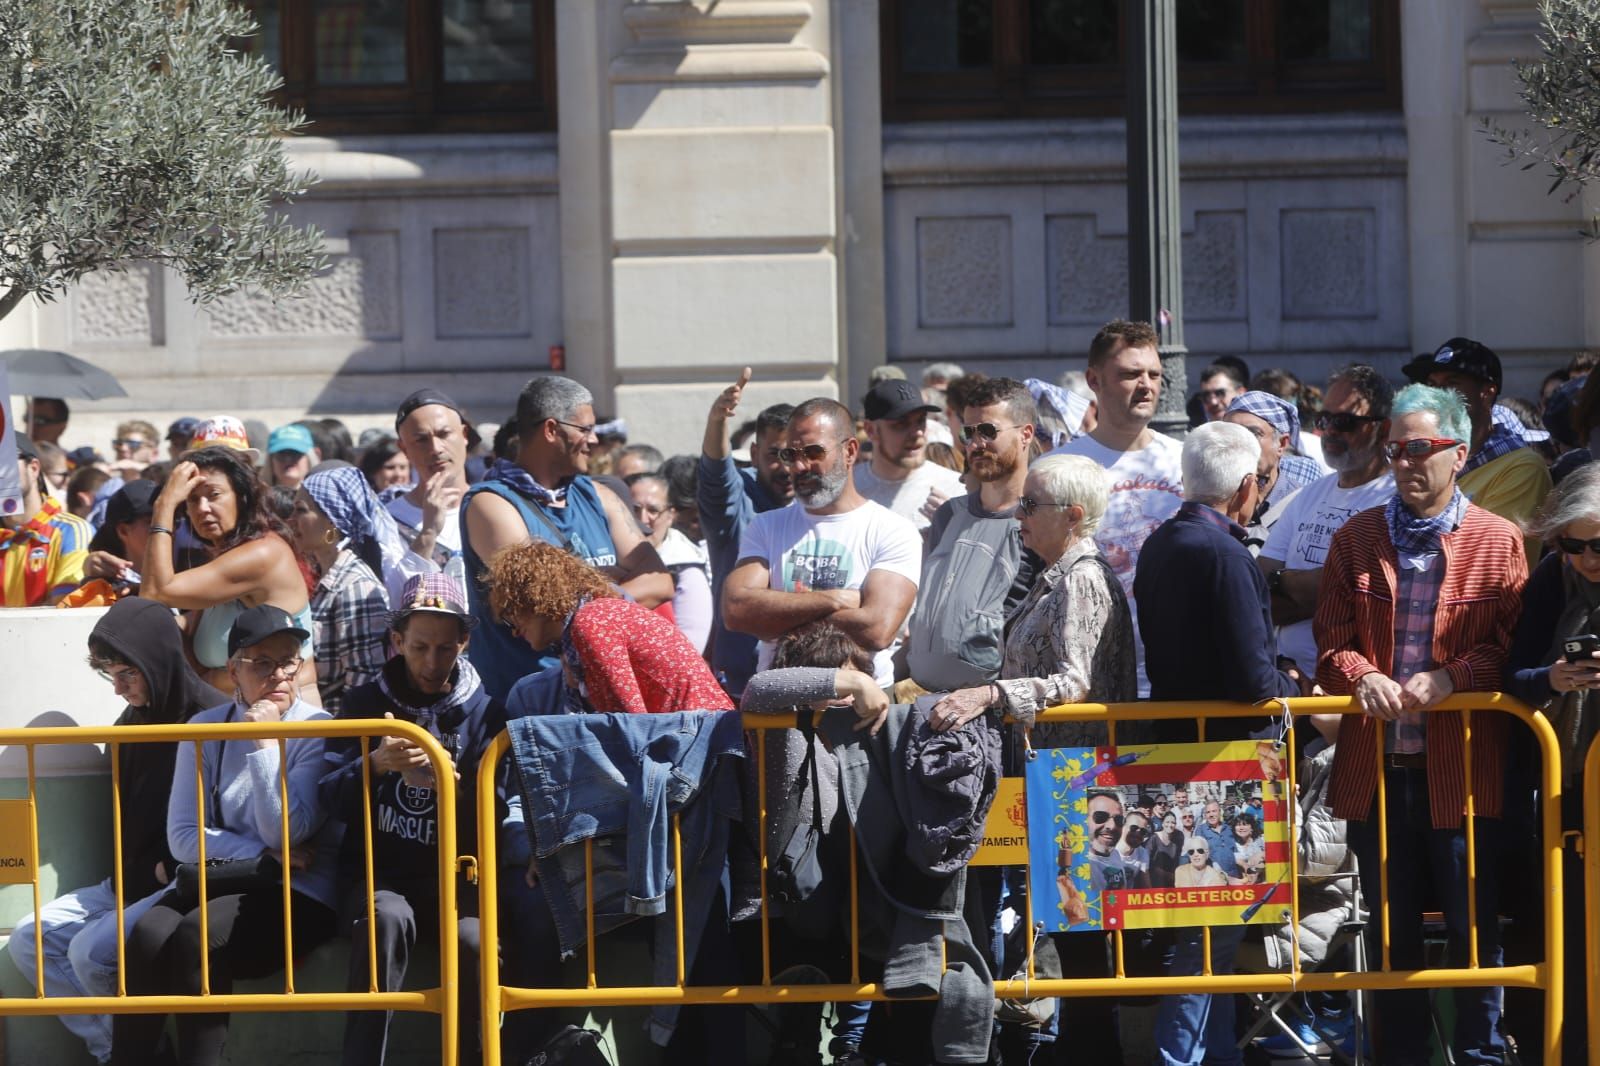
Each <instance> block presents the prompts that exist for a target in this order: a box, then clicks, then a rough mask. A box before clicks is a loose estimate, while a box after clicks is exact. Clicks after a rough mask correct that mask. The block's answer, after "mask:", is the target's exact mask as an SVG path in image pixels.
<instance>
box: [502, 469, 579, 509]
mask: <svg viewBox="0 0 1600 1066" xmlns="http://www.w3.org/2000/svg"><path fill="white" fill-rule="evenodd" d="M489 480H491V481H501V482H504V483H505V484H507V485H509V486H511V488H513V489H515V490H516V491H517V493H518V494H519V495H521V496H525V497H527V498H528V499H530V500H532V501H534V502H535V503H539V504H545V505H547V506H548V505H555V506H560V505H561V504H563V503H565V502H566V499H567V486H566V485H561V486H558V487H557V488H553V489H547V488H545V487H544V486H543V485H541V484H539V483H538V482H537V481H535V480H534V478H533V475H532V474H530V473H528V472H527V471H526V470H524V469H523V468H522V467H520V466H518V465H517V464H516V463H513V462H512V461H511V460H510V459H496V460H495V461H494V465H493V466H491V467H490V468H489Z"/></svg>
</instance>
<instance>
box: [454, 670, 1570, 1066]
mask: <svg viewBox="0 0 1600 1066" xmlns="http://www.w3.org/2000/svg"><path fill="white" fill-rule="evenodd" d="M1287 704H1288V708H1287V709H1288V710H1290V711H1292V712H1293V713H1296V714H1313V713H1321V714H1359V713H1361V712H1360V710H1359V708H1358V707H1357V705H1356V704H1355V701H1354V700H1353V699H1350V698H1347V697H1300V698H1294V699H1290V700H1288V701H1287ZM1282 705H1283V701H1272V702H1270V703H1268V704H1263V705H1261V706H1255V705H1248V704H1220V703H1198V702H1193V703H1191V702H1165V703H1134V704H1120V705H1104V704H1081V705H1072V706H1063V707H1055V708H1051V709H1050V710H1048V711H1045V712H1042V713H1041V714H1040V715H1039V716H1038V718H1039V720H1041V721H1077V722H1084V721H1089V722H1097V721H1098V722H1104V723H1106V724H1107V726H1108V727H1114V725H1115V723H1116V722H1118V721H1156V720H1164V719H1173V718H1182V719H1198V721H1199V725H1200V735H1201V736H1202V737H1203V736H1204V731H1205V722H1206V720H1207V719H1219V718H1229V719H1232V718H1259V717H1261V716H1262V715H1263V714H1266V713H1272V712H1273V711H1275V710H1276V709H1277V708H1279V707H1281V706H1282ZM1474 709H1476V710H1489V711H1494V712H1497V713H1505V714H1509V715H1511V716H1512V717H1515V718H1517V719H1519V720H1521V721H1522V722H1523V723H1524V724H1525V725H1526V726H1527V727H1528V728H1530V729H1531V730H1532V731H1533V733H1534V736H1535V739H1536V741H1537V743H1538V745H1539V748H1540V753H1541V756H1542V762H1543V765H1542V768H1541V778H1540V786H1539V787H1540V790H1541V792H1542V794H1543V795H1544V796H1546V797H1547V800H1548V802H1547V803H1546V805H1545V810H1544V814H1543V819H1542V826H1541V832H1542V837H1543V842H1544V863H1545V875H1546V883H1547V885H1548V886H1549V887H1548V889H1547V892H1546V895H1545V903H1546V915H1545V923H1544V924H1545V944H1544V959H1543V961H1541V962H1539V963H1534V964H1528V965H1519V966H1507V967H1493V968H1479V967H1477V966H1476V962H1477V950H1476V943H1475V939H1474V942H1473V944H1472V947H1471V951H1470V955H1471V958H1470V960H1469V961H1470V962H1471V963H1473V965H1471V966H1468V967H1463V968H1434V969H1420V970H1411V971H1394V970H1393V969H1392V967H1391V960H1390V958H1389V950H1388V941H1389V929H1390V915H1389V908H1388V895H1389V893H1388V839H1387V838H1388V833H1387V818H1388V795H1387V789H1386V788H1385V783H1384V776H1385V775H1384V773H1383V769H1384V767H1383V734H1384V730H1383V723H1382V722H1378V723H1376V724H1377V726H1378V729H1377V730H1376V734H1377V742H1376V745H1375V748H1376V750H1375V752H1374V759H1375V762H1376V763H1377V769H1378V771H1379V772H1378V775H1377V794H1376V803H1377V814H1378V819H1379V833H1378V839H1379V852H1380V855H1381V857H1382V864H1383V869H1382V870H1381V871H1380V881H1381V885H1382V891H1381V896H1382V898H1381V899H1380V900H1379V901H1378V906H1379V910H1380V914H1381V922H1382V930H1383V943H1384V950H1383V955H1384V958H1383V969H1382V970H1379V971H1369V972H1354V971H1339V972H1317V973H1306V972H1304V971H1303V970H1302V969H1301V967H1300V964H1299V957H1298V951H1297V950H1292V951H1291V962H1290V965H1289V968H1288V969H1287V970H1286V971H1276V972H1270V973H1259V974H1212V973H1210V972H1209V971H1210V970H1211V965H1210V961H1211V952H1210V935H1209V929H1208V930H1207V932H1206V933H1205V941H1206V943H1205V952H1204V955H1205V959H1204V969H1205V970H1206V971H1207V974H1206V975H1204V976H1203V977H1202V978H1200V979H1197V978H1195V977H1127V976H1124V970H1123V965H1122V943H1121V939H1122V934H1121V931H1120V930H1119V931H1117V932H1116V934H1115V936H1116V949H1117V950H1116V957H1117V966H1116V976H1115V977H1109V976H1108V977H1105V978H1072V979H1040V978H1037V977H1034V976H1033V975H1032V970H1031V956H1032V949H1031V940H1032V937H1031V935H1030V937H1029V941H1030V948H1029V958H1030V962H1029V965H1030V969H1029V971H1028V973H1027V976H1026V977H1025V978H1023V979H1019V980H1002V981H996V982H995V994H996V995H997V996H999V997H1005V998H1014V997H1020V996H1024V995H1026V996H1107V995H1119V996H1120V995H1169V994H1176V993H1194V992H1211V993H1233V992H1266V993H1273V992H1297V991H1299V992H1311V991H1350V992H1356V993H1360V992H1363V991H1385V990H1398V989H1408V988H1472V987H1483V986H1485V985H1493V986H1500V987H1517V988H1539V989H1543V990H1544V991H1545V993H1546V996H1545V1003H1546V1019H1545V1022H1546V1024H1545V1034H1546V1036H1545V1045H1546V1046H1545V1049H1544V1051H1545V1055H1544V1061H1547V1062H1554V1061H1558V1060H1559V1054H1560V1043H1561V1031H1560V1015H1561V991H1562V965H1563V958H1562V944H1561V922H1562V911H1561V907H1562V891H1561V888H1562V886H1561V880H1560V841H1561V833H1560V795H1561V782H1560V772H1559V752H1558V748H1557V745H1556V741H1555V735H1554V732H1553V730H1552V729H1551V727H1550V725H1549V723H1548V722H1547V721H1546V720H1545V719H1544V718H1543V716H1541V715H1539V714H1538V713H1537V712H1534V711H1532V710H1530V709H1529V708H1528V707H1526V706H1524V705H1523V704H1521V703H1520V702H1518V701H1516V700H1515V699H1513V698H1511V697H1509V696H1505V695H1503V694H1500V693H1458V694H1455V695H1453V696H1451V697H1449V698H1448V699H1446V700H1444V701H1442V702H1441V703H1440V704H1439V705H1438V706H1437V707H1434V708H1430V709H1429V711H1430V712H1437V711H1470V710H1474ZM795 718H796V716H795V715H793V714H778V715H746V716H745V718H744V726H745V728H746V729H753V730H756V731H757V744H756V753H757V761H758V766H757V781H758V786H759V791H760V793H761V797H760V807H759V810H758V819H759V823H760V824H759V831H758V838H759V846H760V859H761V879H762V893H763V897H764V898H765V895H766V891H767V884H766V873H767V870H768V865H767V859H768V856H767V854H766V815H767V807H766V786H767V776H768V775H767V774H766V759H765V755H766V746H765V732H766V731H767V730H770V729H784V728H793V727H794V726H795ZM1467 730H1468V732H1467V736H1466V744H1465V746H1466V748H1467V750H1466V751H1464V754H1463V758H1464V760H1466V762H1467V771H1468V777H1467V781H1468V790H1469V794H1470V787H1471V757H1472V753H1471V751H1470V743H1471V740H1470V721H1469V722H1468V723H1467ZM1289 745H1290V746H1289V749H1288V750H1289V762H1290V769H1289V772H1288V776H1287V785H1286V788H1287V795H1286V796H1285V802H1286V804H1288V805H1289V806H1290V808H1291V814H1292V815H1293V814H1294V813H1296V812H1297V805H1296V802H1295V801H1296V796H1295V791H1294V789H1295V768H1294V765H1293V764H1294V758H1295V746H1294V742H1293V735H1292V734H1291V736H1290V740H1289ZM508 750H509V741H508V739H507V737H506V735H505V734H501V735H500V736H499V737H497V738H496V739H495V740H494V741H493V743H492V744H491V745H490V747H489V749H488V751H487V752H486V753H485V755H484V762H483V767H484V769H482V770H480V775H479V780H478V811H479V823H480V833H479V835H480V847H481V848H482V851H483V863H482V866H483V886H482V891H483V900H482V905H483V936H484V939H485V941H486V942H489V943H495V942H497V937H498V920H499V919H498V914H497V913H496V912H497V910H498V906H499V899H498V895H497V893H496V877H497V869H496V867H497V862H496V859H495V855H496V844H497V842H496V840H495V833H494V829H495V823H494V813H495V812H494V798H495V796H494V778H495V773H494V768H495V766H496V765H497V764H498V762H499V760H500V759H502V758H503V757H504V755H505V753H506V752H507V751H508ZM1596 750H1597V752H1600V748H1597V749H1596ZM1586 773H1587V776H1588V779H1589V781H1590V786H1589V795H1590V796H1591V797H1592V800H1591V809H1592V810H1593V811H1594V817H1595V818H1596V819H1597V820H1600V759H1597V758H1591V760H1590V764H1589V766H1588V768H1587V771H1586ZM1469 810H1470V811H1475V805H1473V804H1472V801H1470V800H1469ZM1472 831H1473V827H1472V824H1471V821H1470V819H1469V821H1468V822H1467V832H1468V847H1469V893H1468V898H1469V900H1471V906H1472V912H1471V913H1472V915H1473V917H1474V918H1475V916H1476V906H1477V904H1476V873H1475V866H1474V863H1475V861H1476V844H1475V840H1474V839H1473V837H1472V835H1471V834H1472ZM1293 843H1294V840H1293V836H1292V834H1291V837H1290V844H1291V852H1290V857H1289V859H1288V861H1289V863H1290V882H1289V884H1290V889H1291V897H1292V900H1293V902H1292V903H1291V915H1292V918H1293V920H1294V921H1296V923H1298V919H1299V903H1298V891H1297V888H1298V861H1297V853H1296V852H1295V850H1294V847H1293ZM852 845H853V840H852ZM673 846H674V849H675V850H677V849H678V848H679V847H680V846H681V845H680V842H679V840H678V837H677V828H676V821H675V822H674V837H673ZM854 851H855V849H854V847H853V846H852V848H851V854H852V859H853V858H854ZM1587 861H1588V862H1589V863H1590V867H1589V868H1590V876H1589V888H1590V897H1591V898H1590V900H1589V908H1590V910H1591V912H1593V913H1594V914H1595V915H1596V916H1597V917H1600V887H1597V883H1600V849H1593V854H1591V855H1590V856H1589V857H1588V860H1587ZM589 874H590V878H589V880H590V885H589V892H590V894H591V898H590V900H589V903H590V904H591V905H590V907H589V911H590V913H591V915H592V911H593V907H592V891H593V877H592V864H591V866H590V869H589ZM675 909H676V914H675V917H676V919H677V921H678V940H679V945H680V950H679V957H678V975H677V982H676V984H674V985H667V986H625V987H609V986H608V987H597V985H596V983H595V980H594V966H593V963H592V959H593V954H594V950H595V949H594V939H595V938H594V935H593V925H592V917H591V921H590V925H589V929H588V932H589V945H588V949H589V954H590V958H591V964H590V967H589V972H590V984H589V987H587V988H512V987H507V986H504V985H502V984H501V983H500V973H499V960H498V959H497V958H496V953H495V952H493V951H484V952H483V954H482V958H481V968H482V973H481V978H482V987H483V990H484V997H483V1011H484V1016H483V1024H484V1031H485V1032H486V1033H487V1032H493V1031H494V1029H495V1027H496V1021H497V1017H498V1014H499V1013H500V1012H502V1011H508V1010H518V1009H523V1008H530V1007H583V1006H600V1005H604V1006H617V1007H623V1006H650V1005H657V1004H729V1003H819V1002H829V1001H839V1000H865V999H885V998H888V997H887V996H886V995H885V993H884V992H883V990H882V988H881V987H880V986H879V985H878V984H876V983H870V982H861V981H859V980H858V977H859V969H858V966H859V940H858V928H857V925H856V923H857V921H858V920H859V914H858V907H857V898H856V884H855V868H854V864H853V863H852V867H851V915H850V920H851V947H852V955H853V965H852V971H851V978H852V980H851V981H850V982H849V983H840V984H824V985H773V984H771V966H772V961H771V953H770V952H771V948H770V923H769V921H768V918H767V916H766V914H765V913H763V915H762V918H761V929H762V980H763V983H762V984H760V985H719V986H689V985H686V984H685V983H684V969H685V963H684V956H683V952H682V938H683V927H682V900H681V898H679V899H678V900H677V903H676V908H675ZM1032 917H1033V916H1032V914H1031V907H1030V913H1029V915H1028V918H1029V922H1030V934H1031V922H1032ZM1592 1041H1600V1032H1597V1033H1596V1034H1593V1036H1592ZM493 1044H494V1042H493V1041H486V1046H485V1049H484V1051H485V1057H484V1061H485V1063H486V1064H488V1066H497V1064H498V1062H499V1061H500V1060H499V1051H498V1047H493V1046H491V1045H493ZM1595 1066H1600V1058H1597V1059H1596V1061H1595Z"/></svg>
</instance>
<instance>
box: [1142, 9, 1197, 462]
mask: <svg viewBox="0 0 1600 1066" xmlns="http://www.w3.org/2000/svg"><path fill="white" fill-rule="evenodd" d="M1177 7H1178V0H1128V6H1127V11H1128V68H1127V69H1128V114H1127V124H1128V310H1129V317H1130V318H1132V319H1134V320H1135V321H1145V322H1150V323H1153V324H1154V325H1155V327H1156V329H1157V330H1159V331H1160V333H1161V348H1160V351H1161V370H1162V375H1163V378H1164V384H1163V387H1162V390H1161V403H1160V405H1159V406H1158V407H1157V408H1156V416H1155V419H1154V421H1153V422H1152V424H1151V425H1152V428H1154V429H1157V430H1159V431H1160V432H1162V433H1167V434H1170V435H1172V436H1178V437H1181V436H1183V435H1184V433H1185V432H1186V431H1187V429H1188V425H1189V419H1188V416H1187V415H1186V414H1185V413H1184V398H1185V396H1187V394H1188V391H1189V387H1188V380H1187V375H1186V372H1185V369H1184V358H1185V356H1186V355H1187V354H1188V348H1186V347H1185V346H1184V343H1183V225H1182V222H1183V219H1182V216H1181V215H1180V213H1179V207H1178V34H1177Z"/></svg>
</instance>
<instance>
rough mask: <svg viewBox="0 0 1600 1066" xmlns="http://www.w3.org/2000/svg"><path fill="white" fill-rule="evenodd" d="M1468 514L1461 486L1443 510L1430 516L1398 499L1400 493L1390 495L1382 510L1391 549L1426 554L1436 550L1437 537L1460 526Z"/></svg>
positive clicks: (1401, 552)
mask: <svg viewBox="0 0 1600 1066" xmlns="http://www.w3.org/2000/svg"><path fill="white" fill-rule="evenodd" d="M1466 513H1467V498H1466V497H1465V496H1463V495H1462V494H1461V490H1460V489H1456V490H1455V495H1454V496H1452V497H1450V502H1449V503H1447V504H1445V508H1444V510H1442V511H1440V512H1439V513H1438V514H1436V515H1434V516H1433V517H1432V518H1423V517H1422V516H1421V515H1418V514H1417V513H1415V512H1414V511H1412V510H1411V508H1409V507H1407V506H1406V505H1405V504H1404V503H1402V502H1401V501H1400V494H1399V493H1395V494H1394V495H1393V496H1391V497H1389V505H1388V506H1387V507H1385V508H1384V510H1383V518H1384V522H1385V523H1386V524H1387V525H1388V527H1389V539H1390V540H1391V541H1392V542H1393V543H1394V550H1395V551H1396V552H1398V553H1400V554H1402V555H1425V554H1428V553H1430V552H1436V551H1438V550H1439V543H1440V539H1441V538H1442V537H1443V536H1444V535H1445V534H1446V533H1449V532H1451V531H1452V530H1454V529H1455V528H1456V527H1457V526H1459V525H1461V519H1462V518H1463V517H1464V516H1465V515H1466Z"/></svg>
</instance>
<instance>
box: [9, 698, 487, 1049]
mask: <svg viewBox="0 0 1600 1066" xmlns="http://www.w3.org/2000/svg"><path fill="white" fill-rule="evenodd" d="M373 736H401V737H404V738H405V739H407V740H408V741H410V742H412V743H414V744H417V745H418V746H419V747H421V748H422V749H423V751H424V752H425V753H426V754H427V755H428V757H429V759H430V760H431V763H432V765H433V767H434V771H435V774H436V776H437V777H438V780H440V781H448V780H450V779H451V774H452V773H453V765H452V763H451V760H450V757H449V755H448V754H447V753H446V752H445V750H444V748H443V747H442V746H440V744H439V743H438V741H436V740H435V739H434V738H433V737H432V735H431V734H429V733H428V732H427V731H426V730H424V729H421V728H420V727H418V726H416V725H414V724H412V723H409V722H404V721H397V720H392V719H381V718H370V719H340V720H332V719H322V720H313V721H297V722H260V723H254V722H240V721H235V722H226V723H206V724H194V723H184V724H172V725H140V726H112V727H107V728H90V727H78V726H64V727H55V726H52V727H44V728H37V729H9V730H0V745H4V746H11V747H22V748H24V749H25V750H26V751H27V757H28V799H29V803H30V808H31V812H32V813H31V821H32V825H31V829H32V837H33V840H32V845H31V859H32V864H33V883H32V890H33V895H34V913H35V915H37V914H38V912H39V904H40V900H39V831H38V804H37V795H38V791H37V779H36V772H35V758H34V752H35V748H37V747H38V746H40V745H46V746H48V745H77V744H105V745H107V746H108V748H109V750H110V754H111V766H112V791H111V795H112V801H113V802H112V827H113V831H114V833H115V840H114V843H113V858H114V870H113V883H114V885H115V888H116V908H117V915H116V922H117V932H118V937H117V941H118V942H117V964H118V966H117V969H118V976H117V990H118V994H117V995H115V996H46V995H45V994H44V988H43V979H42V972H43V967H42V966H41V978H40V980H39V981H38V982H37V984H36V988H35V991H36V995H35V996H33V997H29V998H16V999H12V998H6V999H0V1017H4V1016H7V1015H62V1014H178V1013H185V1014H196V1013H200V1014H210V1013H223V1012H226V1013H233V1012H243V1013H272V1012H282V1011H308V1012H332V1011H337V1012H341V1013H343V1012H349V1011H395V1010H397V1011H413V1012H422V1013H430V1014H438V1015H439V1017H440V1035H441V1040H442V1043H443V1047H442V1049H441V1061H442V1062H443V1063H444V1066H455V1063H456V1059H457V1049H456V1034H457V1033H458V1031H459V1024H458V1018H457V1003H456V991H455V990H456V986H457V978H458V972H459V970H458V957H457V950H458V941H457V937H458V933H457V922H456V917H457V915H458V913H459V908H458V907H457V900H456V869H457V867H458V865H459V864H460V863H461V858H458V856H457V854H456V820H455V819H456V798H455V791H456V790H455V789H454V788H449V787H445V788H439V789H436V790H435V793H436V802H437V805H436V808H435V811H436V814H437V817H438V821H439V826H438V829H439V838H438V839H439V864H438V865H439V869H438V877H439V907H440V921H439V985H438V986H437V987H434V988H428V989H422V990H419V991H411V992H376V991H367V992H298V991H295V990H294V985H293V963H294V959H293V935H294V934H293V928H292V923H291V921H290V919H291V917H292V910H291V900H292V893H293V888H292V878H293V873H292V872H291V866H292V862H291V856H290V853H289V839H290V823H289V803H288V791H287V790H288V777H287V763H288V760H287V758H286V756H287V743H286V742H287V741H290V740H299V739H321V740H329V739H337V738H353V737H354V738H367V737H373ZM251 740H272V741H275V742H277V744H278V757H279V759H278V767H279V775H278V788H279V800H280V803H281V806H282V815H281V818H280V826H279V830H280V833H281V834H282V836H281V841H280V843H281V844H282V845H283V847H282V849H281V850H282V852H283V860H284V861H283V866H284V883H283V899H284V921H285V928H284V943H285V953H284V954H285V964H286V965H285V974H286V979H285V991H284V992H282V993H249V994H245V993H229V994H226V995H213V994H210V991H209V990H210V974H209V970H210V952H209V947H208V943H207V941H208V939H209V936H208V932H207V924H208V923H207V910H208V908H207V907H206V906H204V905H202V906H201V907H200V925H201V959H202V962H201V967H202V968H201V984H202V989H203V991H202V994H201V995H198V996H188V995H155V996H130V995H128V994H127V986H126V979H125V973H126V968H127V967H126V964H127V959H126V946H125V944H124V939H125V934H126V931H127V930H126V923H125V919H126V914H125V911H126V907H125V900H124V898H123V883H122V838H121V830H122V825H123V818H122V791H121V787H120V780H119V776H118V771H120V769H121V755H122V752H121V749H122V746H123V745H125V744H137V743H175V744H193V745H194V748H195V752H196V758H195V782H194V787H195V799H196V817H197V828H198V830H199V837H198V841H197V846H196V850H197V853H198V855H197V857H198V858H199V860H200V865H199V874H200V876H199V880H200V891H201V898H202V899H209V898H210V896H209V893H208V892H207V889H206V870H205V818H206V787H205V777H204V758H203V755H204V745H205V744H206V743H207V742H209V741H234V742H240V741H251ZM363 747H365V746H363ZM363 761H365V760H363ZM362 784H363V796H364V800H365V802H364V803H363V806H364V807H366V809H367V813H366V820H367V823H368V826H367V835H366V839H365V850H366V855H365V861H366V864H367V872H368V880H367V895H368V915H369V930H370V928H371V922H370V917H371V914H372V909H371V908H372V894H373V883H372V878H371V871H372V836H371V829H370V821H371V802H370V796H371V788H370V784H371V775H370V771H369V769H368V768H367V767H365V766H364V767H363V771H362ZM489 824H490V825H493V824H494V821H493V819H492V817H491V819H490V821H489ZM492 837H493V833H492V832H491V833H490V838H491V839H492ZM467 858H470V857H467ZM494 911H495V908H493V907H489V908H486V912H487V913H486V917H491V916H492V915H493V912H494ZM41 941H42V930H41V929H40V928H39V926H38V923H37V922H35V943H34V946H35V950H36V952H37V957H38V958H39V959H40V960H41V962H42V960H43V958H44V953H43V950H42V943H41ZM491 943H492V941H491ZM352 950H359V948H357V947H355V946H352ZM485 954H487V955H490V956H492V955H493V954H494V952H493V951H489V952H486V953H485ZM368 958H369V962H370V961H374V960H373V956H372V954H371V953H370V952H369V956H368ZM373 972H374V974H375V973H376V967H375V966H374V967H373ZM491 1043H493V1041H491Z"/></svg>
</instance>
